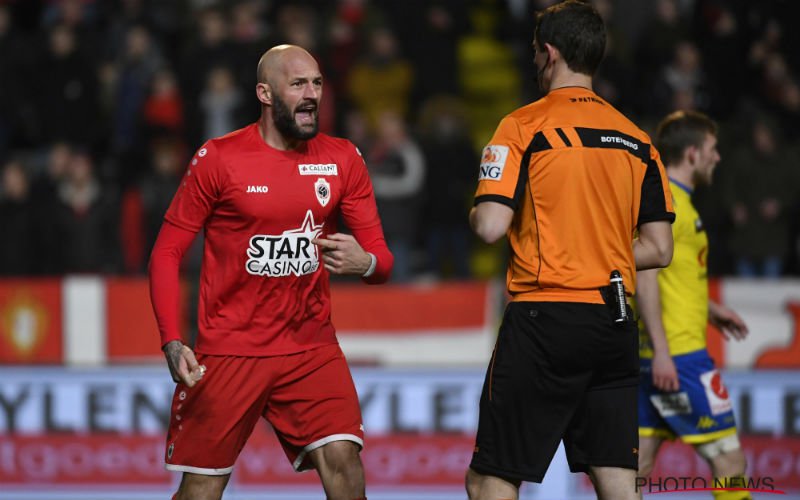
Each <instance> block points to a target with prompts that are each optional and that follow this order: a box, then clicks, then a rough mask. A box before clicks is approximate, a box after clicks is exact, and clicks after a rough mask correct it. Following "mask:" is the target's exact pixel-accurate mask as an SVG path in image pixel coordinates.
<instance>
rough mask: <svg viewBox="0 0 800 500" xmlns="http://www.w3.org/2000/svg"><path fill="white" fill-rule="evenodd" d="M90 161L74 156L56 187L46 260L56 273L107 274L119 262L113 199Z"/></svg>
mask: <svg viewBox="0 0 800 500" xmlns="http://www.w3.org/2000/svg"><path fill="white" fill-rule="evenodd" d="M93 170H94V167H93V164H92V159H91V158H90V156H89V155H88V154H87V153H85V152H77V153H75V154H73V155H72V158H71V160H70V162H69V165H68V166H67V172H66V175H65V177H64V179H63V180H62V182H61V184H60V185H59V187H58V202H57V203H56V205H55V208H54V210H53V213H52V214H51V217H52V219H51V224H52V229H51V230H50V231H49V233H50V235H51V240H50V242H49V243H50V244H49V245H48V247H47V248H48V253H47V255H48V259H50V260H52V261H53V263H54V266H53V267H54V268H55V269H56V270H57V272H59V273H109V272H115V271H118V270H119V265H118V264H119V260H120V258H121V254H120V248H119V233H118V223H119V221H118V210H117V209H116V208H115V207H116V203H115V199H114V195H113V194H112V192H109V191H107V190H105V189H103V187H102V186H101V185H100V183H99V182H98V180H97V179H96V177H95V175H94V171H93Z"/></svg>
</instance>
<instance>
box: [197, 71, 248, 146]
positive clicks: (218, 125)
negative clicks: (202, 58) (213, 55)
mask: <svg viewBox="0 0 800 500" xmlns="http://www.w3.org/2000/svg"><path fill="white" fill-rule="evenodd" d="M243 103H244V99H243V97H242V93H241V91H240V90H239V88H238V87H237V86H236V83H235V82H234V79H233V73H231V71H230V70H229V69H228V68H226V67H224V66H220V67H217V68H214V69H212V70H211V73H209V74H208V81H207V82H206V88H205V89H204V90H203V93H202V94H201V95H200V109H201V110H202V124H203V132H202V136H201V137H198V138H197V139H199V140H198V141H196V142H197V143H202V142H204V141H206V140H208V139H211V138H213V137H220V136H222V135H225V134H227V133H229V132H232V131H234V130H236V129H238V128H241V127H242V126H244V125H245V122H244V117H243V116H242V105H243Z"/></svg>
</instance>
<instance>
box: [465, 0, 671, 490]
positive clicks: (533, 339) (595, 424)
mask: <svg viewBox="0 0 800 500" xmlns="http://www.w3.org/2000/svg"><path fill="white" fill-rule="evenodd" d="M605 39H606V34H605V27H604V25H603V21H602V19H601V18H600V16H599V15H598V13H597V11H596V10H595V9H594V8H592V7H591V6H590V5H589V4H586V3H582V2H579V1H577V0H567V1H566V2H563V3H560V4H557V5H554V6H552V7H550V8H548V9H546V10H544V11H542V12H541V13H539V15H538V16H537V18H536V30H535V35H534V43H533V47H534V50H535V57H534V61H535V64H536V67H537V70H538V82H539V86H540V87H541V90H542V91H543V92H545V93H546V94H547V95H546V96H545V97H544V98H542V99H540V100H538V101H536V102H534V103H532V104H530V105H528V106H525V107H522V108H520V109H518V110H516V111H514V112H512V113H511V114H509V115H507V116H506V117H505V118H504V119H503V120H502V121H501V122H500V124H499V126H498V127H497V130H496V132H495V134H494V136H493V137H492V139H491V141H490V142H489V144H488V145H487V146H486V148H485V149H484V150H483V156H482V159H481V164H480V174H479V182H478V188H477V192H476V195H475V206H474V208H473V209H472V211H471V213H470V224H471V225H472V228H473V230H474V231H475V232H476V233H477V234H478V236H479V237H480V238H481V239H483V240H484V241H486V242H489V243H491V242H494V241H496V240H498V239H499V238H500V237H502V236H503V235H504V234H505V235H506V236H507V237H508V241H509V244H510V249H511V252H510V253H511V255H510V262H509V267H508V273H507V285H508V292H509V294H510V295H511V303H510V304H509V306H508V308H507V309H506V312H505V315H504V318H503V322H502V325H501V326H500V331H499V333H498V337H497V344H496V346H495V349H494V353H493V355H492V359H491V362H490V364H489V367H488V370H487V372H486V379H485V381H484V385H483V392H482V395H481V401H480V419H479V423H478V433H477V438H476V443H475V452H474V454H473V456H472V462H471V464H470V468H469V470H468V472H467V478H466V487H467V493H468V494H469V498H470V499H471V500H477V499H480V500H497V499H499V498H502V499H516V498H517V497H518V491H519V485H520V483H521V482H522V481H532V482H541V481H542V480H543V478H544V475H545V472H546V471H547V467H548V465H549V464H550V461H551V459H552V458H553V455H554V454H555V452H556V449H557V448H558V445H559V443H560V442H561V440H562V439H563V440H564V444H565V448H566V452H567V460H568V462H569V466H570V469H571V470H572V471H573V472H586V473H588V474H589V476H590V477H591V479H592V482H593V484H594V487H595V490H596V491H597V495H598V497H599V498H600V499H614V500H624V499H629V498H638V493H636V490H635V485H634V482H635V475H636V469H637V453H638V447H639V445H638V433H637V418H636V415H637V408H636V398H637V384H638V373H639V360H638V337H637V335H638V334H637V327H636V324H635V323H634V322H633V321H632V320H631V319H630V317H629V316H630V313H629V312H628V311H629V308H628V307H627V305H626V304H625V296H624V295H623V296H622V297H621V298H619V296H617V297H618V298H617V301H616V302H615V300H614V297H615V295H614V294H613V293H611V292H612V291H613V288H612V285H616V284H618V283H619V281H618V280H614V281H613V282H610V278H611V276H612V273H613V272H614V271H617V272H618V273H619V274H618V275H619V277H621V278H622V282H623V283H624V285H625V288H626V290H625V292H626V293H627V295H631V294H633V292H634V289H635V279H636V270H637V269H648V268H657V267H664V266H666V265H668V264H669V262H670V259H671V258H672V232H671V228H670V223H671V222H672V221H673V220H674V218H675V215H674V213H673V210H672V202H671V198H670V196H669V188H668V185H667V178H666V175H665V173H664V167H663V165H662V164H661V161H660V159H659V155H658V152H657V151H656V149H655V148H654V147H653V146H652V144H651V141H650V138H649V137H648V136H647V134H645V133H644V132H642V131H641V130H640V129H639V128H638V127H636V126H635V125H634V124H633V123H631V122H630V121H629V120H628V119H627V118H625V117H624V116H623V115H622V114H621V113H619V112H618V111H617V110H615V109H614V108H613V107H612V106H611V105H610V104H608V103H607V102H606V101H604V100H603V99H602V98H600V97H598V96H597V94H595V93H594V92H593V91H592V75H593V74H594V72H595V70H596V69H597V66H598V65H599V64H600V61H601V59H602V56H603V51H604V49H605ZM637 231H638V237H637V238H635V239H634V235H635V234H636V233H637ZM615 276H616V274H615ZM615 306H616V307H615ZM626 313H627V314H626Z"/></svg>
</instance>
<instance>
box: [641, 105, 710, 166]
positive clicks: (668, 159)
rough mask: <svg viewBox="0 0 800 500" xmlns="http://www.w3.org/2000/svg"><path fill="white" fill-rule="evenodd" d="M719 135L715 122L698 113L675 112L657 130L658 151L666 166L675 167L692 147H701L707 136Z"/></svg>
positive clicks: (662, 121)
mask: <svg viewBox="0 0 800 500" xmlns="http://www.w3.org/2000/svg"><path fill="white" fill-rule="evenodd" d="M707 134H711V135H717V124H716V123H714V120H712V119H711V118H709V117H708V116H706V115H705V114H703V113H700V112H698V111H675V112H673V113H670V114H669V115H667V116H666V118H664V119H663V120H661V123H659V124H658V128H657V129H656V140H655V144H656V149H658V152H659V153H660V154H661V161H662V162H664V165H674V164H676V163H680V161H681V160H682V159H683V153H684V151H686V148H688V147H690V146H694V147H697V148H699V147H701V146H702V145H703V141H705V139H706V135H707Z"/></svg>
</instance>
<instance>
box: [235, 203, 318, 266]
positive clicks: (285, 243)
mask: <svg viewBox="0 0 800 500" xmlns="http://www.w3.org/2000/svg"><path fill="white" fill-rule="evenodd" d="M324 225H325V223H324V222H323V223H322V224H319V225H317V224H315V223H314V214H313V213H312V212H311V210H308V211H307V212H306V216H305V219H303V223H302V224H301V225H300V227H299V228H297V229H289V230H287V231H284V232H283V233H282V234H279V235H272V234H256V235H253V236H252V237H250V247H249V248H248V249H247V257H249V258H248V259H247V263H246V264H245V268H246V269H247V272H248V273H249V274H252V275H255V276H268V277H270V278H276V277H281V276H289V275H292V274H293V275H295V276H302V275H304V274H311V273H313V272H315V271H316V270H317V269H319V253H318V251H317V247H316V245H314V244H312V243H311V240H313V239H314V238H316V237H317V236H318V235H319V233H320V232H322V226H324Z"/></svg>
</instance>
